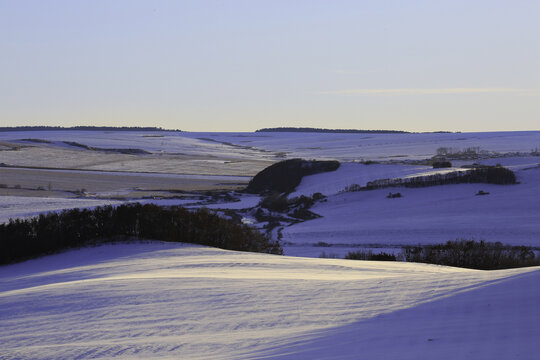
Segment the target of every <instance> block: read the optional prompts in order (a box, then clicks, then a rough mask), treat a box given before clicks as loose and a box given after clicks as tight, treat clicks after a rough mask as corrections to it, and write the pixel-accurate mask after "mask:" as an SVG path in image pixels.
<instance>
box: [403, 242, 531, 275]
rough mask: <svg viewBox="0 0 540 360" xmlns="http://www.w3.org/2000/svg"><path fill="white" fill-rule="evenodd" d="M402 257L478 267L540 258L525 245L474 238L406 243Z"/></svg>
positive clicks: (492, 267)
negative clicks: (444, 242)
mask: <svg viewBox="0 0 540 360" xmlns="http://www.w3.org/2000/svg"><path fill="white" fill-rule="evenodd" d="M404 254H405V260H406V261H409V262H420V263H429V264H439V265H447V266H456V267H464V268H470V269H480V270H495V269H509V268H516V267H525V266H537V265H540V258H539V257H538V256H536V255H535V253H534V251H533V250H532V249H531V248H529V247H526V246H510V245H503V244H501V243H500V242H496V243H488V242H484V241H479V242H477V241H474V240H456V241H448V242H447V243H446V244H439V245H423V246H422V245H418V246H408V247H406V248H405V249H404Z"/></svg>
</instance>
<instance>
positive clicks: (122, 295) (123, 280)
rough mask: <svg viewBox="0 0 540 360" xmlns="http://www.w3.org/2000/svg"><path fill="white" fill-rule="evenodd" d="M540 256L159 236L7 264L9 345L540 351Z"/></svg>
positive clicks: (63, 349)
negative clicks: (398, 258)
mask: <svg viewBox="0 0 540 360" xmlns="http://www.w3.org/2000/svg"><path fill="white" fill-rule="evenodd" d="M539 281H540V269H538V268H530V269H515V270H504V271H475V270H465V269H457V268H449V267H441V266H434V265H425V264H410V263H409V264H407V263H388V262H365V261H352V260H336V259H310V258H291V257H283V256H275V255H264V254H252V253H241V252H232V251H224V250H218V249H213V248H206V247H199V246H191V245H182V244H167V243H159V242H151V243H130V244H115V245H103V246H98V247H93V248H85V249H79V250H72V251H68V252H65V253H62V254H57V255H52V256H48V257H44V258H40V259H35V260H30V261H27V262H23V263H19V264H14V265H9V266H2V267H0V349H2V351H1V354H0V358H2V359H90V358H92V359H96V358H102V359H106V358H113V357H119V358H145V359H147V358H170V359H262V358H265V359H358V358H365V359H458V358H459V359H537V358H538V345H537V340H538V333H539V331H540V321H539V320H540V319H539V312H538V303H539V302H540V288H539V287H538V282H539Z"/></svg>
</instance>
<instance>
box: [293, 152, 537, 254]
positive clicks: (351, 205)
mask: <svg viewBox="0 0 540 360" xmlns="http://www.w3.org/2000/svg"><path fill="white" fill-rule="evenodd" d="M495 161H496V162H498V163H502V165H505V166H507V167H508V168H510V169H513V170H514V171H515V173H516V176H517V180H518V181H519V184H517V185H490V184H456V185H444V186H432V187H426V188H403V187H395V188H389V189H380V190H371V191H360V192H347V193H339V191H340V190H343V189H344V187H345V186H347V185H350V184H353V183H357V184H360V185H365V184H366V182H367V181H370V180H372V179H373V178H395V177H406V176H410V175H422V174H423V172H431V171H432V170H433V169H431V168H429V167H419V166H406V165H377V164H375V165H362V164H343V165H342V166H341V167H340V169H338V170H337V171H336V172H335V173H323V174H317V175H312V176H308V177H305V178H304V179H303V180H302V183H301V184H300V186H298V188H297V191H296V193H295V195H299V194H304V195H309V194H312V193H314V192H322V193H324V194H325V195H328V200H327V201H326V202H321V203H318V204H316V205H315V206H314V207H313V208H312V209H311V210H312V211H314V212H315V213H317V214H319V215H321V216H322V217H321V218H318V219H314V220H310V221H306V222H303V223H299V224H295V225H292V226H289V227H285V228H284V229H283V232H282V233H283V240H284V241H285V242H287V243H290V244H289V245H286V246H285V250H286V253H287V254H289V255H300V256H301V255H303V254H304V253H305V251H309V253H310V254H311V255H312V256H318V255H320V254H321V253H322V252H323V251H324V252H325V253H326V254H328V253H335V254H338V255H341V256H342V255H344V254H346V253H347V251H350V250H351V247H354V245H361V244H380V245H402V244H409V245H411V244H412V245H414V244H418V243H423V244H433V243H442V242H446V241H448V240H455V239H460V238H465V239H476V240H486V241H492V242H495V241H500V242H502V243H508V244H514V245H529V246H536V247H537V246H540V203H539V202H538V201H537V194H540V166H539V163H540V158H537V157H533V158H531V157H523V158H503V159H489V160H485V161H480V162H484V163H488V164H489V163H493V162H495ZM479 190H483V191H486V192H489V193H490V194H489V195H488V196H475V194H476V193H477V192H478V191H479ZM389 192H400V193H401V194H402V195H403V197H402V198H397V199H387V198H386V195H387V194H388V193H389ZM318 242H324V243H328V244H335V245H340V246H333V247H331V248H324V247H323V248H321V247H317V248H315V249H314V248H311V249H309V250H308V248H309V246H310V245H311V246H312V245H313V244H317V243H318ZM305 245H308V246H305Z"/></svg>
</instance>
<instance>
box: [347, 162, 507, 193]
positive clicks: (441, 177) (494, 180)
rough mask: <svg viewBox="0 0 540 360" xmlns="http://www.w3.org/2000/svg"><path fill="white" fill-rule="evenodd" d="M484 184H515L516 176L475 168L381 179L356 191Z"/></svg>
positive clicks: (503, 170)
mask: <svg viewBox="0 0 540 360" xmlns="http://www.w3.org/2000/svg"><path fill="white" fill-rule="evenodd" d="M467 183H485V184H497V185H509V184H516V175H515V174H514V172H513V171H512V170H509V169H507V168H504V167H501V166H493V167H482V168H475V169H472V170H468V171H454V172H450V173H447V174H434V175H427V176H417V177H412V178H406V179H402V178H397V179H381V180H375V181H370V182H368V183H367V184H366V186H365V187H361V188H360V187H355V188H354V189H356V190H349V191H358V190H374V189H383V188H387V187H395V186H404V187H426V186H436V185H446V184H467Z"/></svg>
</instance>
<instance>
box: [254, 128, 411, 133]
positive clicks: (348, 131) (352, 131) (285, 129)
mask: <svg viewBox="0 0 540 360" xmlns="http://www.w3.org/2000/svg"><path fill="white" fill-rule="evenodd" d="M255 132H306V133H340V134H341V133H351V134H410V133H409V132H408V131H401V130H356V129H320V128H310V127H277V128H264V129H259V130H256V131H255Z"/></svg>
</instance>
